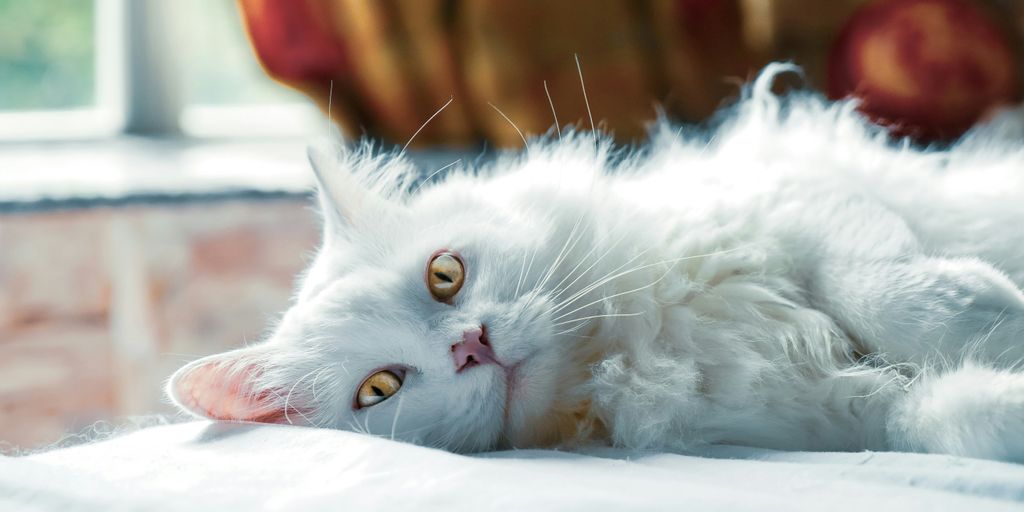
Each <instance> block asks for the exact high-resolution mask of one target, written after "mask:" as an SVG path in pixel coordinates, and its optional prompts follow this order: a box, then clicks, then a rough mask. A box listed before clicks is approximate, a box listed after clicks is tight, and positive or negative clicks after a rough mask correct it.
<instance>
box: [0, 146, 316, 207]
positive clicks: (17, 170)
mask: <svg viewBox="0 0 1024 512" xmlns="http://www.w3.org/2000/svg"><path fill="white" fill-rule="evenodd" d="M305 146H306V140H305V139H284V140H280V139H274V140H239V141H197V140H194V139H156V138H142V137H122V138H117V139H109V140H98V141H88V142H84V141H83V142H60V143H54V142H50V143H18V144H0V211H12V210H13V211H21V210H37V209H49V208H61V207H75V206H87V205H92V204H110V203H115V204H117V203H123V202H126V201H127V202H132V198H135V199H136V201H135V202H145V201H147V200H152V199H154V198H161V197H164V198H196V197H200V198H201V197H225V196H228V197H230V196H232V195H243V196H244V195H272V196H291V195H302V194H306V193H308V191H309V190H310V189H311V187H312V184H313V180H312V174H311V173H310V171H309V168H308V166H307V163H306V155H305Z"/></svg>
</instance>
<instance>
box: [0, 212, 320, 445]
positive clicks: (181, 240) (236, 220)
mask: <svg viewBox="0 0 1024 512" xmlns="http://www.w3.org/2000/svg"><path fill="white" fill-rule="evenodd" d="M317 238H318V234H317V220H316V216H315V214H314V213H313V212H312V211H311V210H310V208H309V204H308V203H307V202H306V201H305V200H302V199H276V200H250V201H241V200H239V201H220V202H209V203H192V204H183V205H177V206H159V207H157V206H141V207H140V206H133V207H122V208H108V209H88V210H77V211H63V212H44V213H28V214H9V215H0V442H2V443H9V444H13V445H14V446H19V447H23V448H32V447H38V446H43V445H45V444H48V443H52V442H54V441H56V440H58V439H60V438H61V437H62V436H63V435H64V434H65V433H66V432H75V431H78V430H81V429H82V428H84V427H86V426H88V425H90V424H92V423H93V422H95V421H97V420H111V419H116V418H117V417H120V416H126V415H138V414H150V413H160V412H170V411H171V409H170V407H169V406H168V405H167V404H165V403H163V401H162V396H161V389H160V388H161V385H162V382H163V381H164V379H166V378H167V376H168V375H170V373H171V372H172V371H174V369H176V368H177V367H178V366H180V365H181V364H182V363H184V362H186V361H188V360H191V359H193V358H195V357H198V356H202V355H205V354H210V353H213V352H218V351H221V350H224V349H227V348H232V347H236V346H239V345H240V344H242V343H243V342H244V341H245V340H250V341H251V340H254V339H257V338H259V337H260V335H261V333H262V331H263V329H264V326H265V325H266V322H267V320H268V319H271V318H273V317H274V316H275V315H276V314H278V313H279V312H281V311H282V310H283V308H285V307H286V306H287V304H288V301H289V297H290V296H291V293H292V284H293V279H294V277H295V275H296V273H297V272H298V271H299V270H301V269H302V268H303V267H304V266H305V264H306V263H307V262H308V259H309V257H310V255H311V253H312V251H313V250H314V249H315V247H316V244H317Z"/></svg>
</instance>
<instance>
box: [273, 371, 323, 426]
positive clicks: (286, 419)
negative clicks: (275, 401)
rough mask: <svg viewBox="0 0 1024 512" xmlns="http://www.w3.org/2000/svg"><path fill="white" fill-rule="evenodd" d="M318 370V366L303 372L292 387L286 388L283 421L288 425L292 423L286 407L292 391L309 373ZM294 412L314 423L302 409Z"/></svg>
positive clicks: (311, 373)
mask: <svg viewBox="0 0 1024 512" xmlns="http://www.w3.org/2000/svg"><path fill="white" fill-rule="evenodd" d="M318 371H320V368H314V369H313V370H312V371H310V372H308V373H306V374H305V375H303V376H302V377H299V380H297V381H295V384H292V387H291V389H289V390H288V394H287V395H285V397H284V420H285V421H287V422H288V424H289V425H293V423H292V419H291V418H290V417H289V416H288V408H289V406H288V402H289V401H290V400H291V398H292V393H294V392H295V388H296V387H297V386H298V385H299V384H300V383H301V382H302V381H303V380H305V379H306V377H309V376H310V375H313V374H314V373H316V372H318ZM278 396H279V397H280V395H278ZM295 412H297V413H299V416H302V417H303V419H305V420H306V421H308V422H309V423H310V424H313V423H314V422H313V421H312V420H310V419H309V417H307V416H306V415H305V414H303V413H302V411H300V410H298V409H295Z"/></svg>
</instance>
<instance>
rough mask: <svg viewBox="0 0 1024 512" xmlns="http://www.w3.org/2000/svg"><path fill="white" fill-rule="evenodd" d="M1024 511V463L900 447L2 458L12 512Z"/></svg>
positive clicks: (277, 431)
mask: <svg viewBox="0 0 1024 512" xmlns="http://www.w3.org/2000/svg"><path fill="white" fill-rule="evenodd" d="M1022 509H1024V465H1015V464H1003V463H997V462H989V461H981V460H973V459H963V458H956V457H948V456H937V455H916V454H897V453H784V452H774V451H766V450H754V449H749V448H738V447H720V448H715V449H714V450H712V451H711V452H709V453H708V454H707V455H706V456H703V457H694V456H684V455H674V454H650V453H647V454H643V453H635V452H634V453H630V452H624V451H619V450H610V449H608V450H598V451H591V452H588V453H586V454H577V453H565V452H555V451H541V450H527V451H512V452H498V453H488V454H480V455H475V456H463V455H454V454H451V453H447V452H443V451H438V450H433V449H429V448H423V447H418V446H411V445H406V444H401V443H397V442H391V441H388V440H385V439H377V438H371V437H367V436H363V435H358V434H353V433H350V432H338V431H331V430H318V429H310V428H302V427H286V426H269V425H248V424H214V423H207V422H195V423H185V424H180V425H171V426H162V427H154V428H149V429H144V430H141V431H138V432H134V433H132V434H128V435H125V436H121V437H118V438H114V439H110V440H107V441H102V442H98V443H93V444H88V445H82V446H76V447H72V448H65V449H59V450H54V451H50V452H46V453H40V454H35V455H31V456H27V457H18V458H13V457H0V510H2V511H4V512H6V511H20V510H26V511H36V510H39V511H43V510H45V511H49V510H60V511H69V510H82V511H116V510H145V511H150V510H152V511H159V510H302V511H309V510H391V511H404V510H409V511H421V510H445V511H451V510H473V511H480V510H586V511H588V512H593V511H595V510H645V511H649V510H687V511H692V510H785V511H787V512H793V511H799V510H808V511H822V510H828V511H840V510H858V511H860V512H878V511H881V510H900V511H912V510H928V511H934V510H963V511H969V512H978V511H984V510H1022Z"/></svg>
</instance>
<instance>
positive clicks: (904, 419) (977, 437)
mask: <svg viewBox="0 0 1024 512" xmlns="http://www.w3.org/2000/svg"><path fill="white" fill-rule="evenodd" d="M888 431H889V436H890V442H891V444H892V447H893V448H895V449H898V450H907V451H918V452H927V453H946V454H950V455H961V456H966V457H978V458H984V459H994V460H1002V461H1010V462H1024V373H1020V372H1014V371H1009V370H994V369H991V368H985V367H982V366H978V365H974V364H966V365H964V366H963V367H961V368H960V369H958V370H956V371H952V372H948V373H944V374H941V375H937V376H924V377H922V378H921V379H919V381H918V382H917V383H916V384H915V385H914V386H913V388H912V389H911V390H910V392H909V393H908V394H907V396H906V397H905V398H904V399H903V400H902V401H900V402H899V403H897V404H896V405H895V406H894V408H893V410H892V411H891V412H890V415H889V421H888Z"/></svg>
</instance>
